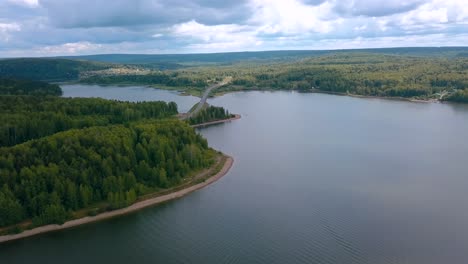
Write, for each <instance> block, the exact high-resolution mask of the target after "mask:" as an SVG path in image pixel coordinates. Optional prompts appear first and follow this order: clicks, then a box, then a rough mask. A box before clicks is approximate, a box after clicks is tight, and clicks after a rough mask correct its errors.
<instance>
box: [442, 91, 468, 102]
mask: <svg viewBox="0 0 468 264" xmlns="http://www.w3.org/2000/svg"><path fill="white" fill-rule="evenodd" d="M444 100H445V101H450V102H456V103H468V89H464V90H458V91H456V92H455V93H452V94H450V95H449V96H447V97H446V98H444Z"/></svg>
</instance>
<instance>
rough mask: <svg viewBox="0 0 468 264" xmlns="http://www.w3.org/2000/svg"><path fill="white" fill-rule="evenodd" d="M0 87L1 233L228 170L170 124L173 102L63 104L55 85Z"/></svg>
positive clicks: (125, 202)
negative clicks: (223, 169)
mask: <svg viewBox="0 0 468 264" xmlns="http://www.w3.org/2000/svg"><path fill="white" fill-rule="evenodd" d="M0 84H2V85H0V91H1V92H2V94H1V95H0V113H1V115H0V117H1V123H0V124H1V125H0V131H1V137H0V139H1V141H0V234H3V235H5V234H12V233H19V232H21V231H23V230H25V229H31V228H35V227H39V226H43V225H47V224H63V223H64V222H66V221H68V220H71V219H78V218H81V217H85V216H94V215H98V214H101V213H103V212H107V211H111V210H115V209H119V208H124V207H127V206H130V205H132V204H134V203H135V202H138V201H142V200H145V199H147V198H153V197H155V196H158V195H162V194H168V193H171V192H172V191H180V190H181V188H185V187H186V188H188V187H190V186H191V185H196V184H200V183H203V182H205V180H206V179H208V178H209V177H211V176H213V175H216V174H217V172H218V171H220V170H221V169H222V167H223V164H224V163H225V162H227V158H226V157H225V156H224V155H223V154H221V153H219V152H217V151H215V150H213V149H211V148H209V146H208V143H207V141H206V140H205V139H204V138H202V137H201V136H200V135H199V134H197V133H195V131H194V129H193V128H191V127H190V126H189V124H188V123H187V122H184V121H180V120H178V119H177V118H176V117H175V116H176V114H177V113H178V111H177V105H176V104H175V103H165V102H145V103H130V102H121V101H111V100H104V99H96V98H61V97H57V95H60V94H61V90H58V91H57V89H56V88H57V87H58V86H56V85H49V84H47V83H43V82H39V81H31V82H28V81H25V80H16V79H8V80H3V79H1V80H0ZM4 84H7V85H4ZM32 87H34V88H32ZM59 89H60V88H59ZM224 173H225V172H224Z"/></svg>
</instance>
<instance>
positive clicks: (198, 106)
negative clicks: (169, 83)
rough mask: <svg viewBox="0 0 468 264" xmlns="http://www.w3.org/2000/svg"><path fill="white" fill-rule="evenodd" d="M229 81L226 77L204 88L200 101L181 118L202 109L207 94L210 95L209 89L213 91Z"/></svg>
mask: <svg viewBox="0 0 468 264" xmlns="http://www.w3.org/2000/svg"><path fill="white" fill-rule="evenodd" d="M229 81H230V79H228V78H226V79H224V80H223V81H222V82H219V83H217V84H213V85H211V86H209V87H208V88H206V90H205V92H203V95H202V97H201V99H200V102H199V103H198V104H197V107H196V108H195V109H194V110H193V111H192V112H189V113H187V115H184V116H183V117H182V120H185V119H189V118H190V117H192V116H195V115H196V114H198V112H200V111H201V110H202V109H203V106H204V105H205V103H206V100H207V99H208V96H209V95H210V93H211V91H213V90H214V89H217V88H219V87H221V86H224V85H226V84H228V83H229Z"/></svg>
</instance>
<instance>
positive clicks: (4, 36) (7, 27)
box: [0, 23, 21, 42]
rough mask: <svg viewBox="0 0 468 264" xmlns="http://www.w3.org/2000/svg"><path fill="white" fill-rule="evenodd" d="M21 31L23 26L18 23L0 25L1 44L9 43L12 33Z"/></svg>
mask: <svg viewBox="0 0 468 264" xmlns="http://www.w3.org/2000/svg"><path fill="white" fill-rule="evenodd" d="M15 31H21V26H20V25H19V24H17V23H0V42H8V41H9V40H10V38H11V34H10V33H11V32H15Z"/></svg>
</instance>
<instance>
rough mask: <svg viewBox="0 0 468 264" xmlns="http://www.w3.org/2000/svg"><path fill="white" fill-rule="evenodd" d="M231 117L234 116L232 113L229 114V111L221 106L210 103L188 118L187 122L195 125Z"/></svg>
mask: <svg viewBox="0 0 468 264" xmlns="http://www.w3.org/2000/svg"><path fill="white" fill-rule="evenodd" d="M232 117H234V115H232V114H230V113H229V111H227V110H226V109H224V108H223V107H217V106H211V105H210V106H208V107H205V108H203V109H202V110H200V112H199V113H198V114H197V115H196V116H193V117H191V118H189V120H188V122H189V124H191V125H197V124H202V123H206V122H211V121H217V120H223V119H228V118H232Z"/></svg>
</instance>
